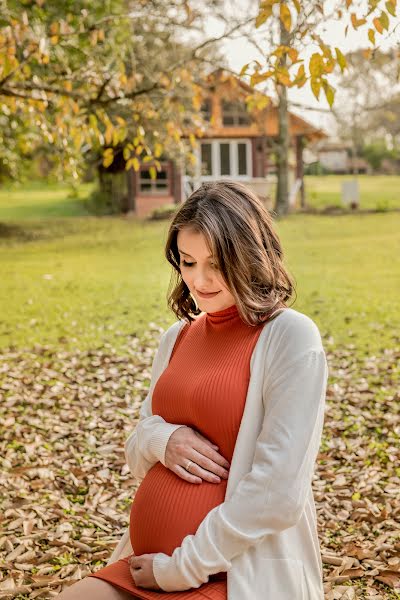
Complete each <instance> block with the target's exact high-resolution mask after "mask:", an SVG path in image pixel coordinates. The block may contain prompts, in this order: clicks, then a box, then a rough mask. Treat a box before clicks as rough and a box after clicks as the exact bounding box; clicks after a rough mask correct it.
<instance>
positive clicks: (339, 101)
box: [332, 48, 400, 168]
mask: <svg viewBox="0 0 400 600" xmlns="http://www.w3.org/2000/svg"><path fill="white" fill-rule="evenodd" d="M346 62H347V68H346V70H345V72H344V73H342V74H341V75H340V76H339V78H338V85H337V94H336V102H335V104H334V105H333V106H332V113H333V115H334V117H335V120H336V122H337V130H338V135H339V137H340V138H341V139H343V140H348V141H350V142H351V144H352V154H353V156H354V157H357V156H363V155H365V152H364V149H365V148H366V147H370V151H369V152H367V155H366V158H367V157H368V156H371V158H373V157H375V158H373V165H372V166H373V168H378V164H379V163H380V161H379V160H378V156H381V158H383V157H384V156H385V154H386V155H387V156H389V155H390V152H389V150H390V148H388V147H387V143H386V142H385V139H388V141H389V140H390V143H391V145H392V148H395V147H396V143H397V138H398V136H399V134H400V121H399V116H400V115H399V113H400V103H399V98H400V93H399V91H400V86H399V64H400V63H399V52H398V50H396V49H392V50H390V51H388V52H383V51H381V50H379V49H375V51H372V49H371V48H364V49H358V50H356V51H354V52H350V53H347V54H346ZM396 66H397V68H396ZM382 90H385V94H384V95H383V94H382ZM377 160H378V162H377ZM371 164H372V163H371Z"/></svg>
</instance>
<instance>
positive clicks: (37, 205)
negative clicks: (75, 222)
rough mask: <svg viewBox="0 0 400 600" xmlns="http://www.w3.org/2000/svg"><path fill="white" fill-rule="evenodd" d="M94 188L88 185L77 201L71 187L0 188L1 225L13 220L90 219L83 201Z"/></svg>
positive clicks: (56, 185) (79, 194) (51, 185)
mask: <svg viewBox="0 0 400 600" xmlns="http://www.w3.org/2000/svg"><path fill="white" fill-rule="evenodd" d="M93 187H94V184H92V183H84V184H81V185H80V186H79V188H78V194H77V197H75V194H74V193H73V190H72V188H71V187H69V186H67V185H60V184H57V183H54V184H43V183H42V182H40V181H35V182H33V183H30V184H29V185H26V184H25V185H21V184H14V185H9V186H6V187H1V188H0V222H1V221H3V222H4V221H9V220H18V221H25V220H26V219H46V218H50V217H52V218H53V217H78V216H85V215H87V214H88V213H87V210H86V209H85V205H84V202H83V200H84V199H85V198H86V197H87V196H88V194H89V193H90V192H91V191H92V189H93Z"/></svg>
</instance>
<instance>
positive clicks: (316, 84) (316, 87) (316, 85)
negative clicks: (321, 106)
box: [311, 78, 321, 100]
mask: <svg viewBox="0 0 400 600" xmlns="http://www.w3.org/2000/svg"><path fill="white" fill-rule="evenodd" d="M311 90H312V93H313V94H314V96H315V97H316V99H317V100H319V94H320V91H321V81H320V80H319V79H313V78H311Z"/></svg>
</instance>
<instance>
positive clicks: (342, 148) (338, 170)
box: [314, 139, 371, 174]
mask: <svg viewBox="0 0 400 600" xmlns="http://www.w3.org/2000/svg"><path fill="white" fill-rule="evenodd" d="M352 148H353V145H352V143H351V142H350V141H348V142H345V141H340V140H334V139H327V140H322V141H320V142H317V144H316V145H315V148H314V153H315V155H316V160H317V161H318V162H319V163H320V164H321V165H322V166H323V167H325V169H328V170H329V172H330V173H335V174H347V173H370V172H371V167H370V165H369V164H368V162H367V161H366V160H365V159H364V158H361V157H357V156H353V155H352Z"/></svg>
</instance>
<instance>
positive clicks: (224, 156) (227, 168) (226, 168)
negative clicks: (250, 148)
mask: <svg viewBox="0 0 400 600" xmlns="http://www.w3.org/2000/svg"><path fill="white" fill-rule="evenodd" d="M229 149H230V144H229V143H228V144H220V145H219V151H220V158H221V160H220V163H221V175H230V174H231V159H230V155H229Z"/></svg>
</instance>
